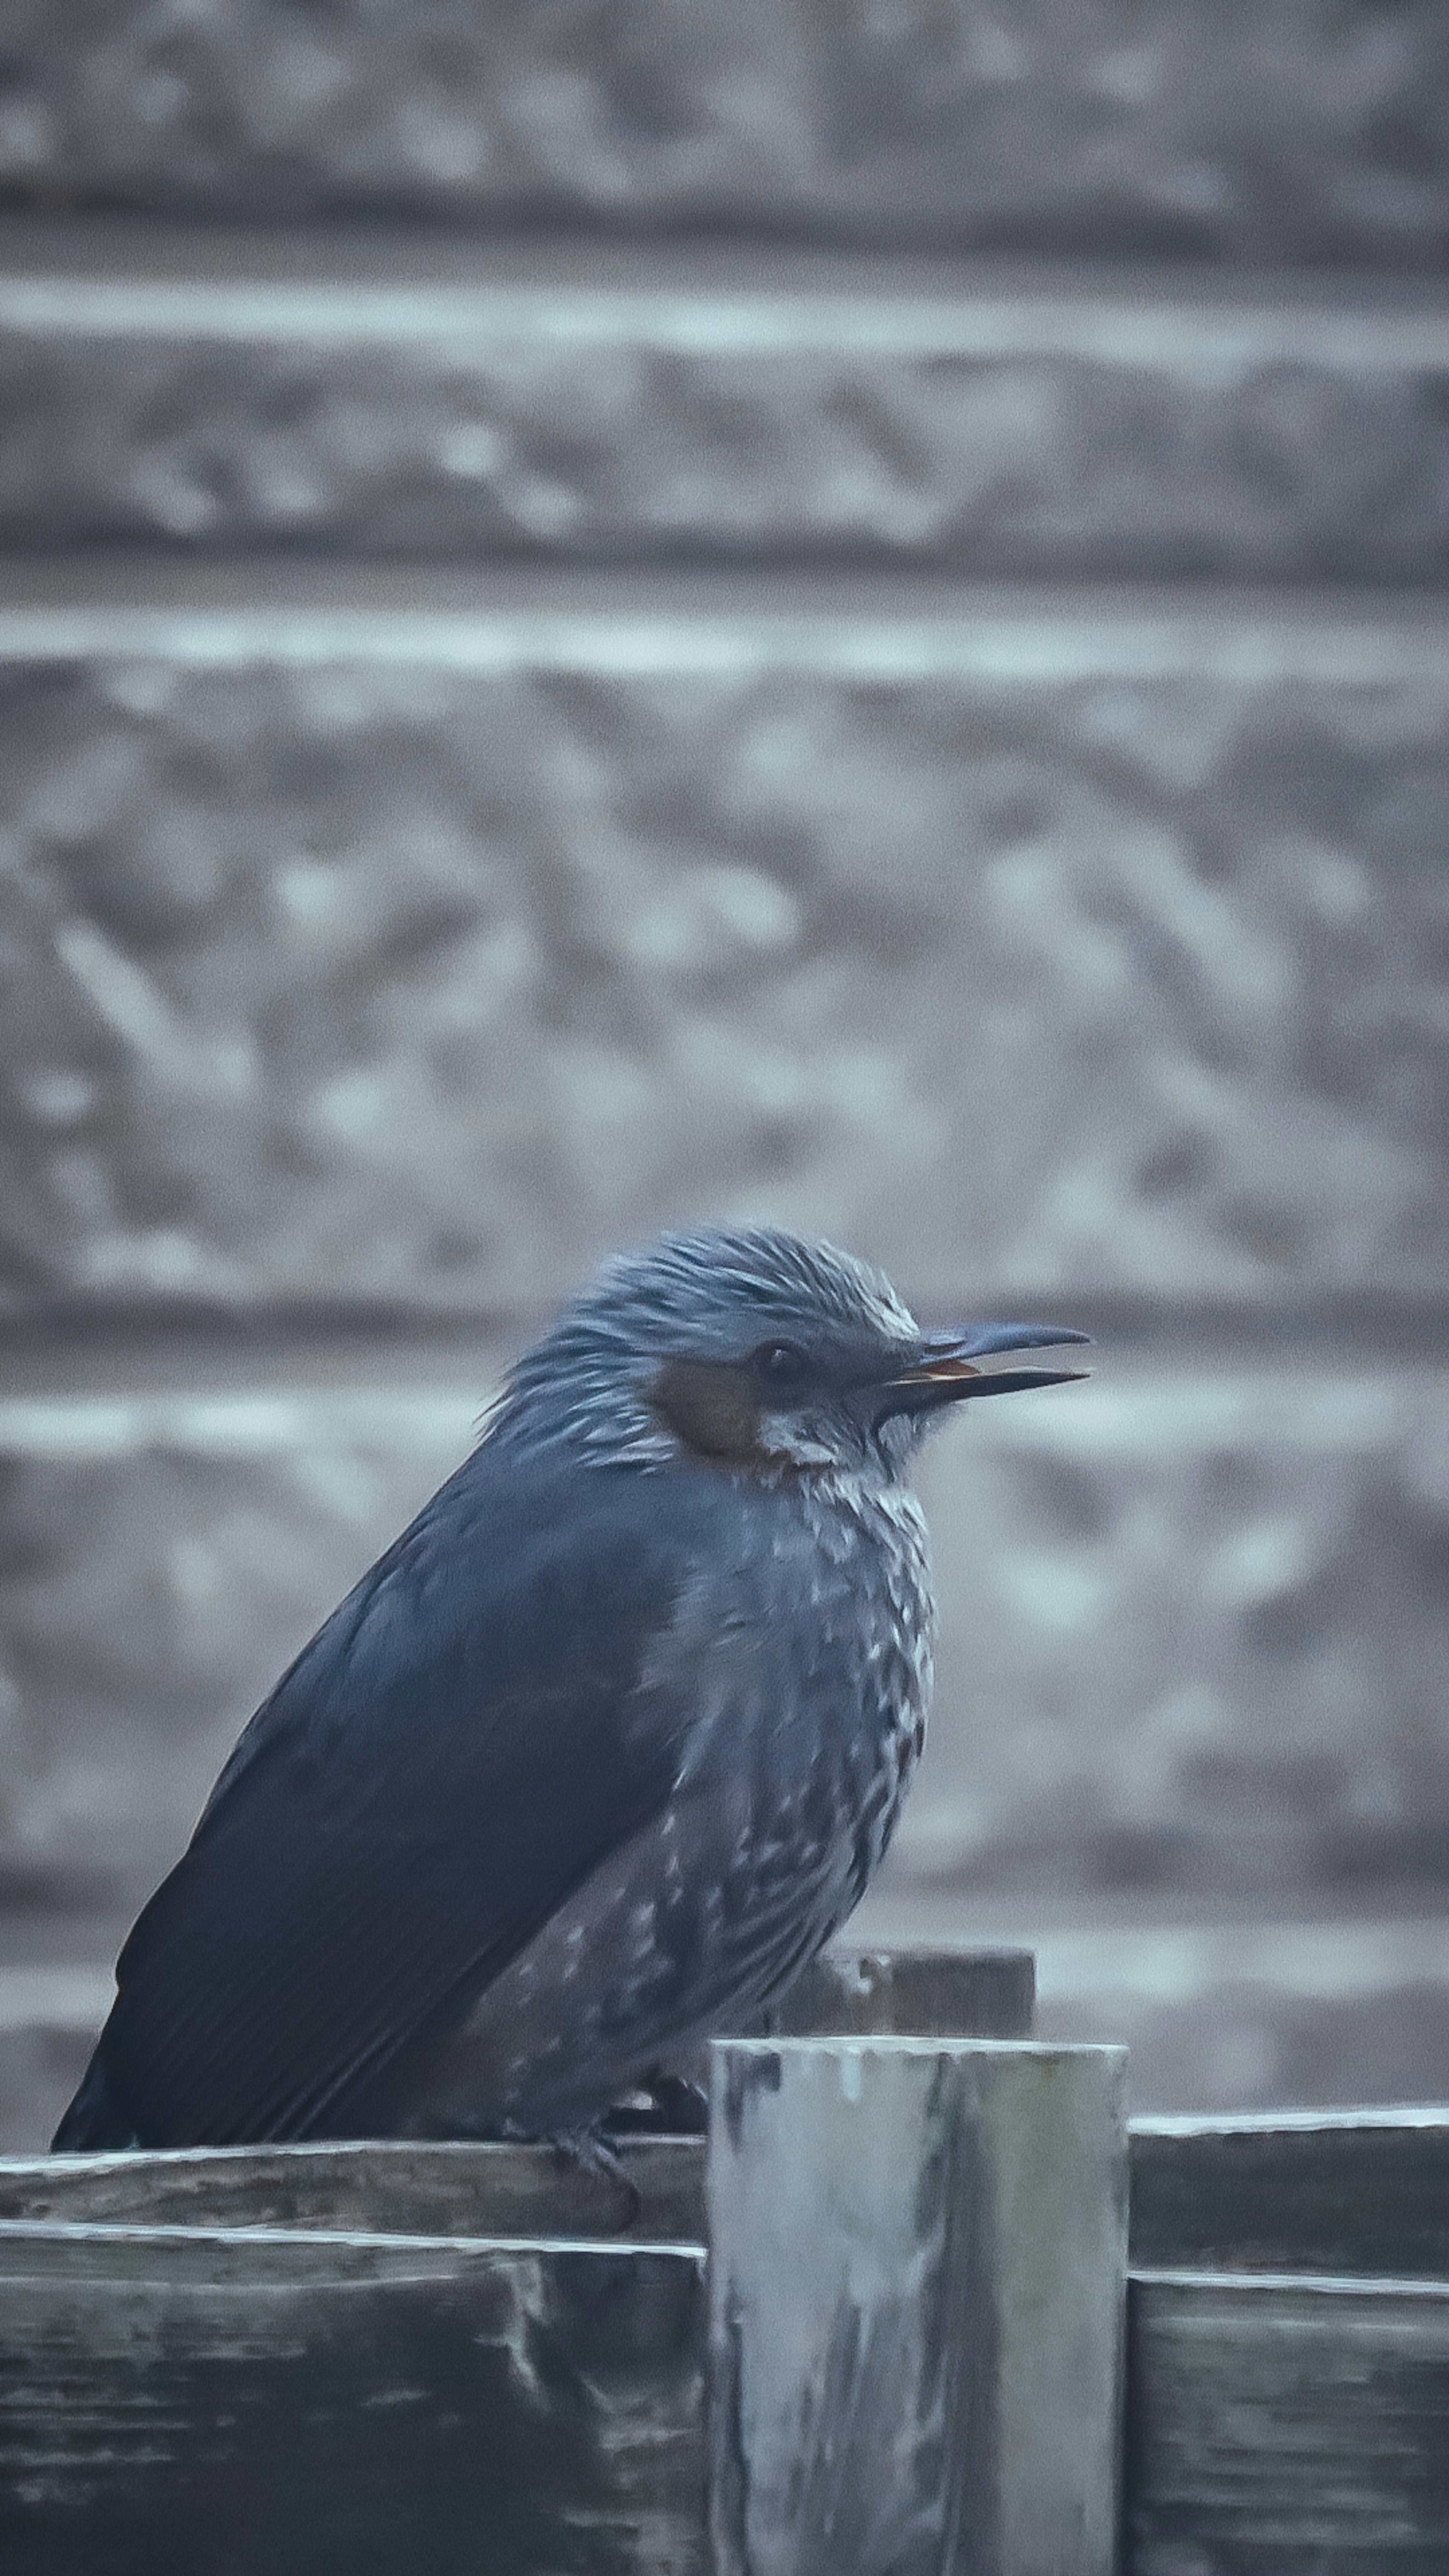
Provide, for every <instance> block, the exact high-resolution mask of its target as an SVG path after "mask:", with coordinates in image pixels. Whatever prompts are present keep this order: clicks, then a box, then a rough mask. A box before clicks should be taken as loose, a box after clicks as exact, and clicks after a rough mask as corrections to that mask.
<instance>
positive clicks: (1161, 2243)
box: [1131, 2108, 1449, 2280]
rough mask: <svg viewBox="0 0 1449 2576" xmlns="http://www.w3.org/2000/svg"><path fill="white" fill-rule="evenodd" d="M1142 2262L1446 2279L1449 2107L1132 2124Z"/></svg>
mask: <svg viewBox="0 0 1449 2576" xmlns="http://www.w3.org/2000/svg"><path fill="white" fill-rule="evenodd" d="M1131 2154H1132V2261H1133V2263H1134V2265H1135V2266H1136V2267H1137V2268H1138V2269H1139V2270H1144V2271H1150V2270H1166V2271H1171V2270H1199V2271H1210V2272H1240V2271H1241V2272H1321V2273H1369V2274H1378V2275H1380V2276H1388V2277H1394V2276H1399V2277H1405V2278H1413V2277H1415V2276H1418V2275H1425V2276H1428V2277H1430V2278H1433V2277H1435V2276H1437V2277H1438V2278H1440V2279H1444V2280H1449V2110H1433V2109H1428V2108H1425V2109H1419V2108H1413V2109H1407V2110H1381V2111H1341V2112H1339V2111H1289V2112H1264V2113H1261V2114H1257V2115H1253V2114H1247V2113H1244V2114H1241V2115H1239V2116H1235V2117H1233V2118H1231V2119H1216V2120H1189V2119H1162V2120H1135V2121H1134V2122H1133V2124H1132V2133H1131Z"/></svg>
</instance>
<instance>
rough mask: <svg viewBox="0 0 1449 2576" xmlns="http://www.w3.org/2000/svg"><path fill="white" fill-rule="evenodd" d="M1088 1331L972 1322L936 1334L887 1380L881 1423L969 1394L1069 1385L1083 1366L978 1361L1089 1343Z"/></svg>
mask: <svg viewBox="0 0 1449 2576" xmlns="http://www.w3.org/2000/svg"><path fill="white" fill-rule="evenodd" d="M1091 1338H1092V1337H1091V1335H1090V1333H1077V1332H1073V1331H1072V1330H1071V1328H1070V1327H1069V1326H1068V1325H1065V1324H972V1325H968V1326H967V1327H966V1328H965V1329H964V1330H963V1331H961V1332H959V1333H932V1334H930V1335H929V1336H928V1337H927V1338H926V1339H925V1340H924V1341H923V1342H922V1343H921V1345H920V1351H919V1355H918V1357H917V1358H915V1359H913V1360H911V1361H910V1362H908V1364H907V1366H906V1367H905V1368H903V1369H901V1370H900V1371H899V1372H898V1373H897V1375H896V1376H894V1377H892V1378H888V1379H887V1380H886V1382H885V1384H884V1386H883V1387H882V1388H881V1390H880V1393H881V1395H882V1397H883V1398H884V1402H883V1405H882V1407H881V1410H880V1412H879V1413H878V1414H877V1417H876V1419H877V1421H879V1422H887V1421H889V1419H890V1417H891V1415H892V1414H896V1413H934V1412H936V1411H937V1410H938V1409H939V1407H940V1406H941V1405H943V1404H959V1403H960V1402H961V1401H962V1400H963V1398H964V1397H966V1396H968V1395H1019V1394H1021V1392H1022V1391H1023V1389H1024V1388H1026V1387H1031V1386H1070V1385H1071V1384H1072V1383H1073V1382H1074V1381H1075V1380H1076V1379H1077V1378H1081V1377H1085V1376H1086V1374H1087V1372H1086V1370H1085V1369H1042V1368H1018V1369H983V1368H981V1367H979V1366H978V1362H980V1361H981V1360H984V1359H991V1358H994V1357H995V1355H996V1354H997V1353H998V1352H999V1351H1039V1350H1052V1349H1055V1348H1056V1347H1057V1345H1058V1344H1059V1343H1063V1342H1078V1343H1080V1342H1089V1341H1090V1340H1091Z"/></svg>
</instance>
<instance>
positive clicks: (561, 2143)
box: [548, 2129, 644, 2236]
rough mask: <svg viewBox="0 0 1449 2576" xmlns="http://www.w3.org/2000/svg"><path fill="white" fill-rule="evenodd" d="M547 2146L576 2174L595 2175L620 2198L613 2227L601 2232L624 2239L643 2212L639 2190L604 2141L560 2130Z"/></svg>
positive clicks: (592, 2133)
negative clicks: (572, 2168)
mask: <svg viewBox="0 0 1449 2576" xmlns="http://www.w3.org/2000/svg"><path fill="white" fill-rule="evenodd" d="M548 2143H549V2145H550V2146H551V2147H552V2148H553V2149H554V2151H555V2153H556V2154H558V2155H561V2156H567V2158H568V2160H569V2162H570V2164H571V2165H573V2166H574V2168H575V2170H576V2171H577V2172H580V2173H588V2174H597V2175H598V2176H599V2177H600V2179H601V2180H602V2181H605V2182H608V2183H611V2184H612V2185H613V2187H614V2189H615V2190H616V2191H617V2192H618V2193H619V2194H620V2198H621V2202H622V2210H621V2214H620V2216H619V2217H618V2218H616V2220H615V2221H614V2224H613V2226H612V2227H610V2228H607V2229H606V2230H605V2231H604V2233H605V2234H607V2235H611V2236H624V2235H627V2233H628V2231H629V2229H630V2228H631V2227H637V2226H638V2224H639V2220H640V2218H641V2217H642V2216H643V2212H644V2201H643V2197H642V2195H641V2193H640V2190H639V2186H638V2184H637V2183H636V2182H635V2180H634V2179H633V2176H632V2175H631V2174H627V2173H626V2172H625V2171H624V2168H623V2165H622V2164H621V2163H620V2161H619V2158H618V2157H617V2155H616V2154H615V2153H614V2150H613V2148H612V2147H611V2146H610V2144H609V2141H608V2139H607V2138H606V2137H604V2136H603V2135H602V2134H601V2132H600V2131H599V2130H597V2129H564V2130H560V2131H558V2132H556V2134H555V2135H554V2136H553V2137H551V2138H550V2139H549V2141H548Z"/></svg>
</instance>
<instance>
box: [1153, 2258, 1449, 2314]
mask: <svg viewBox="0 0 1449 2576" xmlns="http://www.w3.org/2000/svg"><path fill="white" fill-rule="evenodd" d="M1127 2280H1128V2285H1129V2288H1130V2289H1131V2290H1133V2291H1135V2292H1137V2293H1139V2294H1140V2293H1141V2292H1143V2291H1144V2290H1145V2291H1147V2292H1148V2293H1149V2294H1150V2293H1151V2292H1153V2291H1172V2290H1187V2291H1191V2292H1194V2293H1201V2294H1202V2295H1203V2296H1204V2297H1213V2296H1215V2295H1216V2296H1221V2297H1222V2298H1223V2299H1224V2300H1231V2301H1233V2302H1234V2303H1236V2302H1237V2301H1238V2300H1240V2299H1255V2300H1256V2299H1263V2300H1279V2299H1282V2298H1284V2297H1285V2296H1287V2295H1288V2294H1290V2293H1291V2294H1292V2295H1293V2296H1294V2297H1295V2298H1296V2297H1298V2296H1299V2295H1300V2294H1301V2295H1302V2296H1304V2297H1306V2298H1310V2299H1311V2298H1335V2299H1354V2300H1359V2301H1364V2302H1368V2303H1372V2301H1373V2300H1375V2299H1385V2298H1393V2299H1409V2300H1415V2301H1422V2302H1424V2303H1425V2304H1426V2305H1428V2306H1438V2307H1443V2308H1445V2309H1446V2310H1449V2281H1430V2280H1425V2279H1423V2278H1422V2277H1417V2278H1416V2277H1415V2276H1414V2275H1413V2274H1411V2273H1398V2272H1392V2273H1388V2272H1386V2273H1378V2272H1208V2271H1201V2272H1200V2271H1194V2270H1189V2269H1184V2270H1180V2271H1179V2270H1162V2271H1159V2270H1157V2269H1156V2268H1155V2267H1152V2268H1149V2267H1147V2266H1145V2265H1144V2266H1142V2267H1141V2268H1139V2267H1138V2265H1136V2264H1135V2263H1134V2264H1133V2266H1132V2267H1131V2269H1130V2271H1129V2272H1128V2275H1127Z"/></svg>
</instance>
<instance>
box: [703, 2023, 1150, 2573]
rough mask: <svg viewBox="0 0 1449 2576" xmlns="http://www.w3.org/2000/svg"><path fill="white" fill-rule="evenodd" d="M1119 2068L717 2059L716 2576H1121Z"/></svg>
mask: <svg viewBox="0 0 1449 2576" xmlns="http://www.w3.org/2000/svg"><path fill="white" fill-rule="evenodd" d="M1124 2066H1125V2054H1124V2052H1123V2051H1122V2050H1121V2049H1115V2048H1056V2047H1045V2046H1033V2045H1031V2044H1027V2043H1015V2042H1009V2041H989V2040H988V2041H981V2040H959V2041H939V2040H913V2039H868V2040H854V2041H851V2040H845V2041H840V2040H825V2039H813V2040H811V2039H801V2040H790V2039H783V2040H775V2041H769V2040H726V2041H721V2042H719V2043H718V2044H717V2046H716V2050H715V2066H714V2083H713V2088H712V2104H711V2125H710V2145H709V2170H708V2192H707V2196H708V2205H709V2222H710V2398H709V2405H710V2428H709V2443H710V2459H711V2470H712V2496H711V2526H712V2540H713V2545H714V2552H715V2566H716V2570H717V2576H1040V2571H1042V2570H1048V2569H1049V2570H1050V2571H1051V2576H1111V2570H1112V2569H1113V2567H1114V2565H1115V2551H1116V2532H1117V2488H1118V2458H1119V2450H1120V2410H1121V2370H1122V2335H1123V2303H1124V2286H1125V2274H1126V2239H1127V2159H1126V2137H1125V2123H1124V2119H1123V2110H1122V2090H1123V2072H1124Z"/></svg>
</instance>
